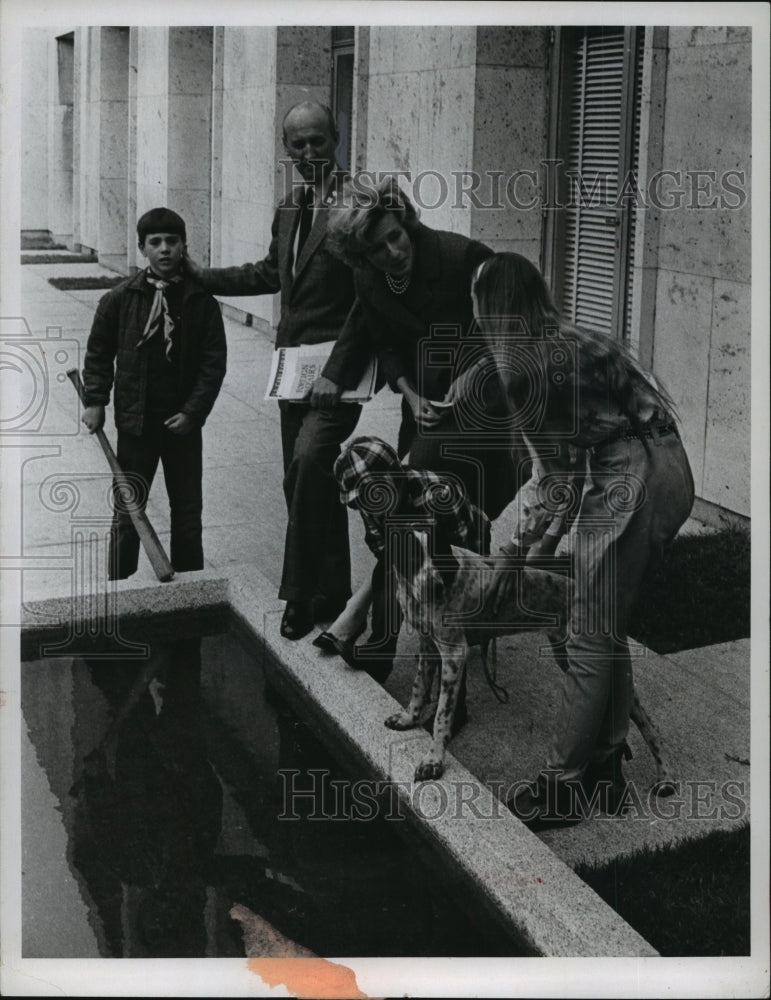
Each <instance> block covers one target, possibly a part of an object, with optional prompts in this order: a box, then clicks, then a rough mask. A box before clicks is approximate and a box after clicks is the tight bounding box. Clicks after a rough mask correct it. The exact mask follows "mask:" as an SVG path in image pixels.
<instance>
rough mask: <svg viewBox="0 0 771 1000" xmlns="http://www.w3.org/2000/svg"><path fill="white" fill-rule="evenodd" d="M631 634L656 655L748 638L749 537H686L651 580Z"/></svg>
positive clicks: (721, 534) (730, 532)
mask: <svg viewBox="0 0 771 1000" xmlns="http://www.w3.org/2000/svg"><path fill="white" fill-rule="evenodd" d="M629 634H630V635H631V636H632V638H634V639H636V640H637V641H638V642H641V643H643V645H645V646H647V647H648V648H649V649H652V650H653V651H654V652H655V653H675V652H677V651H678V650H681V649H696V648H697V647H699V646H710V645H713V644H715V643H718V642H729V641H730V640H732V639H744V638H747V637H748V636H749V634H750V537H749V534H748V533H745V532H743V531H737V530H726V531H721V532H718V533H716V534H712V535H683V536H681V537H679V538H677V539H675V542H674V544H673V546H672V548H671V549H670V551H669V552H668V553H667V556H666V558H665V560H664V562H663V564H662V565H661V566H660V567H659V568H658V569H657V570H656V571H655V572H654V573H652V574H651V575H650V577H649V579H648V580H647V581H646V585H645V588H644V597H643V598H641V600H640V603H639V605H638V607H637V609H636V612H635V614H634V615H633V618H632V624H631V626H630V629H629Z"/></svg>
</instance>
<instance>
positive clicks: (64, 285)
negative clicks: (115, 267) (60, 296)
mask: <svg viewBox="0 0 771 1000" xmlns="http://www.w3.org/2000/svg"><path fill="white" fill-rule="evenodd" d="M125 280H126V279H125V277H124V276H123V275H120V274H116V275H115V277H114V278H113V277H110V276H107V275H105V276H104V277H100V276H99V275H95V276H93V277H91V278H49V279H48V284H49V285H53V287H54V288H58V289H59V291H60V292H75V291H78V292H83V291H88V290H90V289H92V288H93V289H96V288H114V287H115V286H116V285H119V284H120V283H121V281H125Z"/></svg>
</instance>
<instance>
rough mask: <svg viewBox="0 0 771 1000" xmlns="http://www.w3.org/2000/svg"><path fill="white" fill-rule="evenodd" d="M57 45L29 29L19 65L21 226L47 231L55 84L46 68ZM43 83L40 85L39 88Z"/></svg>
mask: <svg viewBox="0 0 771 1000" xmlns="http://www.w3.org/2000/svg"><path fill="white" fill-rule="evenodd" d="M55 46H56V43H55V41H54V40H53V34H52V32H51V31H49V30H48V29H47V28H30V29H29V30H28V31H26V32H25V33H24V59H23V60H22V64H21V72H22V77H21V102H22V112H21V113H22V115H23V119H24V142H23V144H22V150H21V227H22V229H27V230H46V231H47V230H50V219H49V212H48V179H49V175H48V167H49V165H48V149H49V144H50V137H51V128H50V125H49V114H50V113H52V109H53V107H54V96H55V95H54V86H55V84H57V79H56V76H55V74H54V73H53V72H52V67H50V66H49V58H50V53H51V49H52V48H53V49H54V50H55ZM41 82H42V84H43V85H42V86H41Z"/></svg>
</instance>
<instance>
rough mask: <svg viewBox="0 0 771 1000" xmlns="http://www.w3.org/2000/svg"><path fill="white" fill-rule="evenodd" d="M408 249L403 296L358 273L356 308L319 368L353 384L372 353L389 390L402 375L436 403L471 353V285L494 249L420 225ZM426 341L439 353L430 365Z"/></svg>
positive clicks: (370, 273)
mask: <svg viewBox="0 0 771 1000" xmlns="http://www.w3.org/2000/svg"><path fill="white" fill-rule="evenodd" d="M412 244H413V248H414V253H415V258H414V265H413V270H412V275H411V278H410V285H409V288H408V289H407V291H406V292H405V294H404V295H403V296H400V295H394V294H393V293H392V292H391V291H390V290H389V288H388V286H387V284H386V281H385V276H384V275H383V274H382V272H380V271H378V270H376V269H375V268H373V267H369V266H365V267H362V268H357V269H356V271H355V288H356V297H357V302H356V307H355V309H354V310H353V311H352V313H351V317H350V320H349V322H348V323H347V324H346V327H345V330H344V331H343V332H342V333H341V335H340V338H339V340H338V342H337V345H336V347H335V349H334V351H333V352H332V356H331V357H330V359H329V361H328V363H327V365H326V367H325V369H324V374H325V375H326V376H327V377H328V378H330V379H332V380H333V381H334V382H337V384H338V385H342V386H344V387H346V388H349V387H353V386H355V385H356V384H357V382H358V380H359V377H360V375H361V371H362V369H363V366H364V365H365V364H366V361H367V359H368V357H369V356H371V354H372V353H376V354H377V356H378V360H379V363H380V368H381V373H382V375H383V376H384V377H385V378H386V380H387V381H388V384H389V385H390V386H391V388H392V389H396V381H397V379H398V378H399V377H400V376H403V375H404V376H406V377H407V378H408V379H409V380H410V381H411V382H412V384H413V385H414V386H415V388H416V389H417V390H418V391H419V392H421V394H422V395H424V396H426V397H428V398H430V399H441V398H442V397H443V396H444V394H445V392H446V391H447V389H448V388H449V386H450V382H451V381H452V379H453V378H454V377H455V376H456V375H458V374H459V372H460V371H461V370H462V368H463V367H464V365H465V359H466V357H469V356H470V355H471V353H472V352H473V350H474V348H473V347H472V345H471V344H469V343H468V335H469V333H470V331H471V330H472V327H473V319H474V314H473V306H472V302H471V280H472V278H473V275H474V272H475V271H476V269H477V267H478V266H479V265H480V264H481V263H482V261H484V260H486V259H487V258H488V257H489V256H491V255H492V252H493V251H492V250H491V249H490V248H489V247H486V246H485V245H484V244H483V243H479V242H478V241H476V240H471V239H468V238H467V237H466V236H461V235H459V234H458V233H449V232H443V231H441V230H436V229H429V228H428V227H427V226H424V225H422V224H419V225H418V227H417V230H416V231H415V232H413V233H412ZM429 337H430V339H431V342H432V343H433V344H436V345H437V347H438V348H439V350H436V351H435V350H434V349H433V348H432V350H431V355H432V356H433V361H431V360H430V356H429V355H427V354H426V350H425V347H421V341H423V342H426V341H427V339H428V338H429ZM427 362H428V363H427Z"/></svg>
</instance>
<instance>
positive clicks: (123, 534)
mask: <svg viewBox="0 0 771 1000" xmlns="http://www.w3.org/2000/svg"><path fill="white" fill-rule="evenodd" d="M137 235H138V237H139V249H140V250H141V252H142V255H143V256H144V257H146V258H147V263H148V267H147V268H146V269H145V270H143V271H140V272H139V273H138V274H136V275H135V276H134V277H133V278H128V279H127V280H126V281H124V282H121V284H119V285H117V286H116V287H115V288H113V289H111V290H110V291H109V292H108V293H107V294H106V295H105V296H104V297H103V298H102V299H101V301H100V303H99V306H98V308H97V311H96V315H95V317H94V322H93V326H92V327H91V333H90V335H89V338H88V345H87V348H86V358H85V362H84V367H83V384H84V403H85V409H84V411H83V417H82V420H83V423H84V424H85V425H86V427H87V428H88V430H89V431H90V432H91V433H92V434H93V433H94V432H95V431H97V430H99V429H100V428H101V427H102V425H103V424H104V408H105V406H106V404H107V403H108V402H109V399H110V390H111V388H112V386H113V382H114V383H115V392H114V399H113V402H114V408H115V426H116V427H117V430H118V463H119V465H120V466H121V469H122V470H123V472H124V474H125V476H126V477H127V479H128V481H129V482H130V484H131V486H132V487H133V490H134V492H135V499H136V501H137V503H138V505H139V506H140V507H141V508H142V509H144V506H145V504H146V502H147V496H148V493H149V491H150V485H151V484H152V481H153V477H154V476H155V472H156V470H157V468H158V462H159V461H160V462H161V463H162V465H163V475H164V479H165V481H166V491H167V493H168V497H169V508H170V512H171V562H172V564H173V566H174V569H175V570H176V571H178V572H183V571H185V570H196V569H203V545H202V540H201V536H202V529H201V510H202V506H203V503H202V458H201V456H202V443H201V428H202V427H203V424H204V422H205V421H206V418H207V416H208V415H209V413H210V411H211V409H212V407H213V405H214V401H215V400H216V398H217V395H218V393H219V391H220V387H221V385H222V380H223V379H224V377H225V364H226V354H227V351H226V344H225V330H224V326H223V323H222V316H221V314H220V309H219V306H218V305H217V302H216V301H215V299H214V298H213V297H212V296H211V295H209V294H208V292H205V291H204V290H203V289H202V288H201V287H200V286H199V285H197V284H196V283H195V281H193V279H192V278H191V277H190V276H189V275H188V274H187V273H186V271H185V269H184V266H183V264H184V260H185V255H186V252H187V247H186V239H187V235H186V232H185V223H184V221H183V220H182V218H181V217H180V216H179V215H177V214H176V212H172V211H171V210H170V209H168V208H153V209H151V210H150V211H149V212H146V213H145V214H144V215H143V216H142V217H141V218H140V220H139V222H138V223H137ZM113 489H114V496H115V510H114V514H113V523H112V529H111V534H110V553H109V578H110V579H111V580H120V579H125V578H126V577H129V576H131V575H132V573H134V572H135V571H136V568H137V561H138V556H139V536H138V535H137V532H136V529H135V528H134V525H133V523H132V520H131V517H130V516H129V513H128V511H127V509H126V500H125V499H123V500H122V499H121V497H120V490H119V488H118V483H117V480H116V483H115V484H114V487H113Z"/></svg>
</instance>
